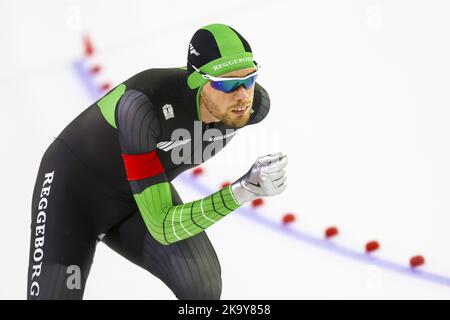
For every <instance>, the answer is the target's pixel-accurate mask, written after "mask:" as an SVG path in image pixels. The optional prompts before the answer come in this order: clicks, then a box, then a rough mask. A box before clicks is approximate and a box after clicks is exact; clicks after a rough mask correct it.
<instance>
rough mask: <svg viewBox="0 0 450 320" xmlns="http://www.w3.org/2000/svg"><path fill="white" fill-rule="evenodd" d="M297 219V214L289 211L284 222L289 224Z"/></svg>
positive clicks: (284, 217)
mask: <svg viewBox="0 0 450 320" xmlns="http://www.w3.org/2000/svg"><path fill="white" fill-rule="evenodd" d="M294 221H295V216H294V215H293V214H292V213H287V214H285V215H284V216H283V224H284V225H288V224H290V223H292V222H294Z"/></svg>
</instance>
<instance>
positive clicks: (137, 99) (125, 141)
mask: <svg viewBox="0 0 450 320" xmlns="http://www.w3.org/2000/svg"><path fill="white" fill-rule="evenodd" d="M115 117H116V122H117V128H118V134H119V141H120V145H121V148H122V157H123V160H124V164H125V169H126V171H127V177H128V180H129V182H130V186H131V189H132V192H133V196H134V198H135V200H136V203H137V205H138V208H139V211H140V212H141V214H142V217H143V219H144V222H145V224H146V226H147V228H148V230H149V232H150V233H151V235H152V236H153V237H154V238H155V239H156V240H157V241H159V242H160V243H162V244H170V243H174V242H177V241H180V240H183V239H186V238H189V237H192V236H194V235H196V234H198V233H199V232H202V231H203V230H204V229H206V228H208V227H209V226H211V225H212V224H214V223H215V222H217V221H219V220H220V219H222V218H223V217H225V216H226V215H227V214H229V213H230V212H232V211H234V210H235V209H237V208H238V207H239V204H238V203H237V202H236V200H235V199H234V197H233V193H232V191H231V188H230V187H227V188H223V189H221V190H219V191H217V192H215V193H214V194H212V195H210V196H208V197H205V198H203V199H199V200H196V201H193V202H189V203H185V204H182V205H174V204H173V202H172V192H171V190H170V184H169V181H168V178H167V175H166V173H165V169H164V167H163V165H162V164H161V162H160V160H159V158H158V155H157V152H156V142H157V139H158V136H159V134H160V132H159V131H160V127H159V121H158V119H157V115H156V113H155V110H154V107H153V105H152V103H151V101H150V100H149V99H148V98H147V97H146V96H145V95H144V94H142V93H141V92H139V91H136V90H129V91H126V92H125V94H124V95H123V96H122V97H121V99H120V100H119V102H118V106H117V109H116V114H115Z"/></svg>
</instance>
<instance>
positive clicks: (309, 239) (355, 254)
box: [177, 173, 450, 287]
mask: <svg viewBox="0 0 450 320" xmlns="http://www.w3.org/2000/svg"><path fill="white" fill-rule="evenodd" d="M177 179H178V180H179V181H181V182H183V183H185V184H188V185H189V186H191V187H192V188H193V189H195V190H197V192H199V193H201V194H203V195H205V196H206V195H210V194H212V193H214V191H213V190H209V188H208V187H207V186H205V185H203V184H202V183H201V182H200V181H199V180H198V179H196V178H194V177H192V176H191V175H190V174H189V173H184V174H181V175H179V176H178V177H177ZM237 212H239V213H241V215H242V216H243V217H245V218H247V219H250V220H253V221H255V222H257V223H259V224H261V225H264V226H265V227H267V228H270V229H272V230H274V231H276V232H280V233H282V234H284V235H286V236H289V237H291V238H294V239H296V240H298V241H302V242H305V243H308V244H309V245H312V246H315V247H316V248H319V249H322V250H326V251H328V252H331V253H334V254H336V255H339V256H344V257H346V258H348V259H352V260H354V261H357V262H360V263H366V264H370V265H375V266H378V267H380V268H383V269H385V270H389V271H392V272H396V273H400V274H403V275H406V276H410V277H414V278H416V279H420V280H425V281H429V282H433V283H436V284H439V285H443V286H448V287H450V277H447V276H443V275H439V274H435V273H431V272H426V271H422V270H417V269H412V268H410V267H409V266H406V265H402V264H398V263H395V262H391V261H387V260H383V259H381V258H378V257H374V256H372V255H369V254H367V253H365V252H359V251H356V250H352V249H348V248H345V247H343V246H342V245H337V244H335V243H333V242H331V241H329V240H326V239H325V238H319V237H316V236H312V235H310V234H307V233H305V232H304V231H299V230H295V229H292V228H289V227H286V226H283V225H282V224H278V223H275V222H273V221H271V220H269V219H266V218H264V217H263V216H262V215H258V214H255V211H254V209H250V208H247V207H245V206H243V207H240V208H239V209H237Z"/></svg>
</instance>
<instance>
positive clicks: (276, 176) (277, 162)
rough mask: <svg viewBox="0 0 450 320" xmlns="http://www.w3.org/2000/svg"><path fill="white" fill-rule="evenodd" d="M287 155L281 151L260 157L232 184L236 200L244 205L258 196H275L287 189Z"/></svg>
mask: <svg viewBox="0 0 450 320" xmlns="http://www.w3.org/2000/svg"><path fill="white" fill-rule="evenodd" d="M286 165H287V156H285V155H283V154H282V153H281V152H280V153H277V154H269V155H266V156H263V157H259V158H258V159H257V160H256V162H255V164H254V165H253V166H252V167H251V169H250V170H249V171H248V172H247V173H246V174H245V175H243V176H242V177H241V178H240V179H238V180H236V181H235V182H234V183H233V184H232V185H231V191H232V192H233V194H234V197H235V199H236V201H237V202H238V203H239V204H240V205H242V204H244V203H245V202H247V201H250V200H253V199H255V198H258V197H265V196H274V195H277V194H280V193H281V192H283V191H284V190H285V189H286V172H285V169H284V168H285V167H286Z"/></svg>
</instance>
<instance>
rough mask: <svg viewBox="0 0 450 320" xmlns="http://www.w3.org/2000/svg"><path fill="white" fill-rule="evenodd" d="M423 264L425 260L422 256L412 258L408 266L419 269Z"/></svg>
mask: <svg viewBox="0 0 450 320" xmlns="http://www.w3.org/2000/svg"><path fill="white" fill-rule="evenodd" d="M424 264H425V258H424V257H423V256H414V257H412V258H411V259H409V265H410V266H411V268H416V267H420V266H421V265H424Z"/></svg>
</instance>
